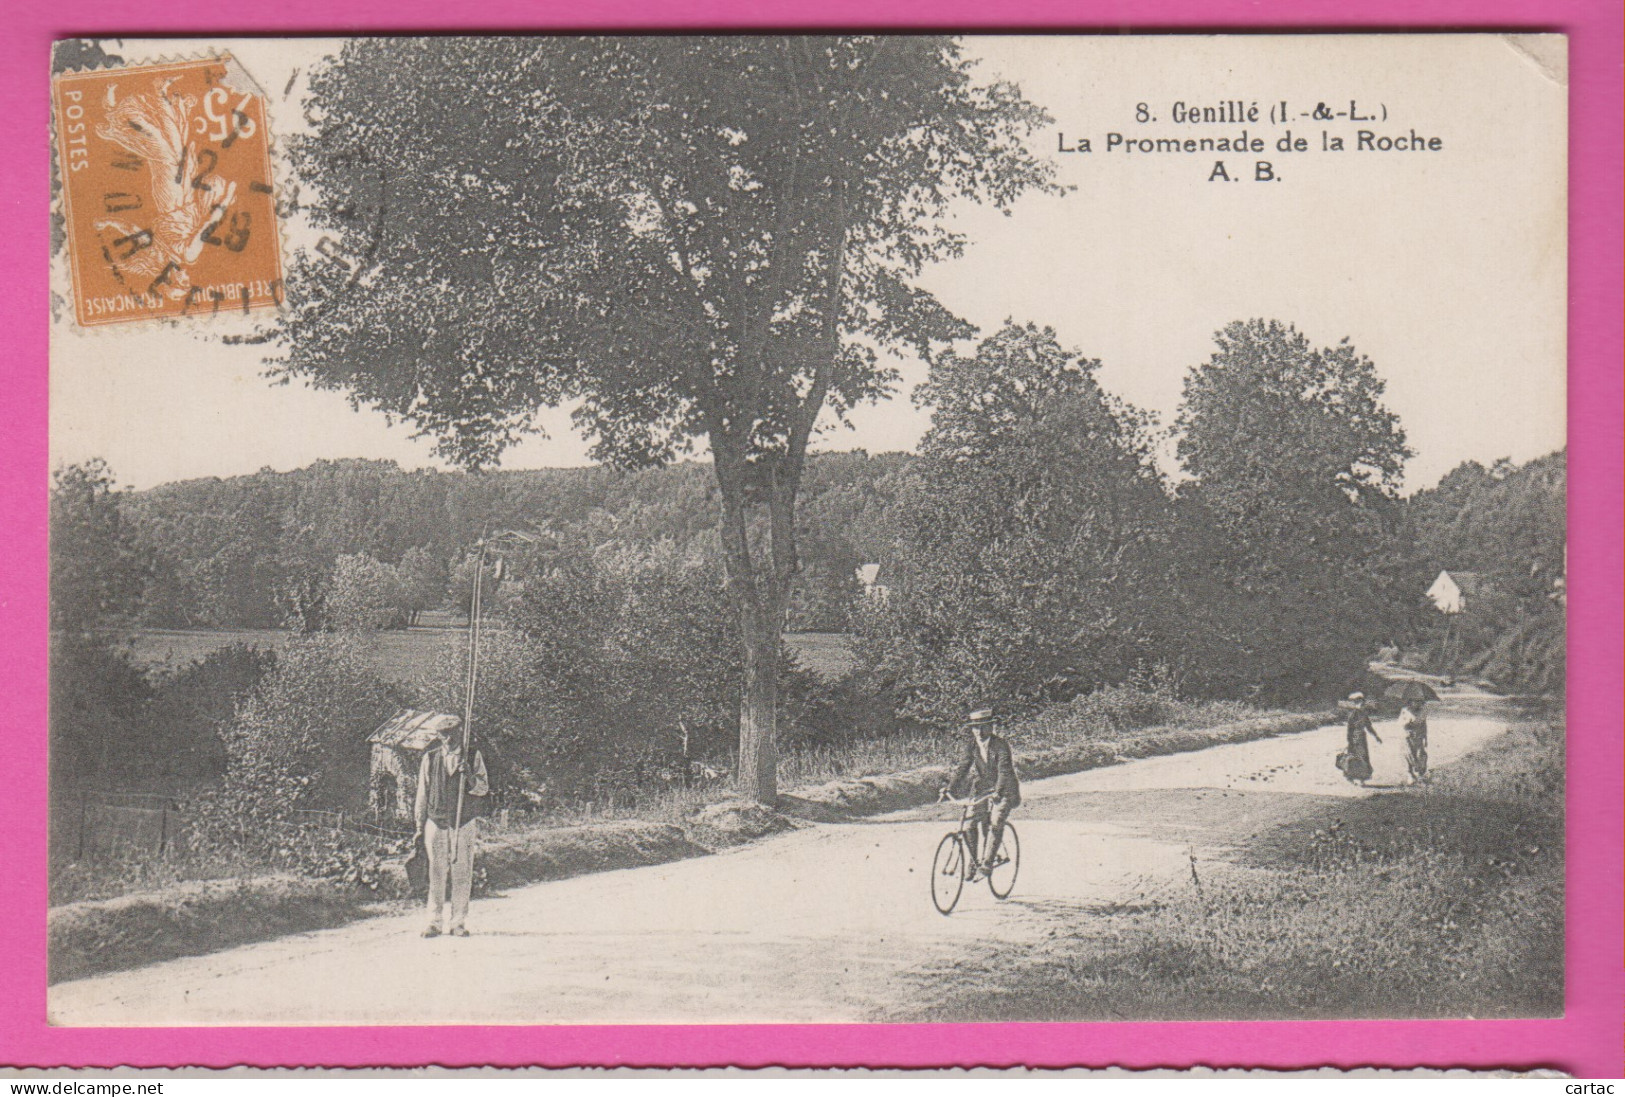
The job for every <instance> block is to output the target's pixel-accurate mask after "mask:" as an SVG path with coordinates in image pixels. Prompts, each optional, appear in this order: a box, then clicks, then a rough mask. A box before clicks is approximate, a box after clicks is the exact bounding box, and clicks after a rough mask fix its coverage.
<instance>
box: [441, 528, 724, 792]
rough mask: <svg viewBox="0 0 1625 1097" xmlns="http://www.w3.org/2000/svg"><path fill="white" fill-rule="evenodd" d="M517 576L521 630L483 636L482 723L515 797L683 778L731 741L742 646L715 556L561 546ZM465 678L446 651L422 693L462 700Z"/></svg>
mask: <svg viewBox="0 0 1625 1097" xmlns="http://www.w3.org/2000/svg"><path fill="white" fill-rule="evenodd" d="M508 587H509V588H510V589H511V590H513V591H514V595H513V598H512V599H511V601H510V602H509V604H508V605H507V607H506V609H505V611H504V612H505V614H506V615H507V616H508V617H509V618H510V622H511V624H512V625H513V626H514V627H513V628H511V629H500V628H499V629H490V630H488V631H486V632H485V633H484V636H483V638H482V641H481V648H480V678H479V681H480V685H479V690H478V696H477V701H476V706H475V720H474V728H475V733H476V735H477V736H478V738H479V739H480V741H481V743H482V744H483V746H484V748H485V749H486V751H487V755H488V756H487V762H488V764H490V765H491V766H492V767H493V770H494V772H493V779H494V780H495V781H496V782H497V784H498V786H499V792H500V793H501V794H502V795H503V796H504V797H506V798H507V801H508V802H509V803H511V804H512V805H514V806H517V807H527V806H535V805H537V804H539V803H540V802H541V799H542V797H543V796H544V793H545V795H547V796H548V797H550V798H558V797H566V798H588V797H600V796H603V795H606V794H610V793H614V792H616V791H623V790H624V791H630V790H632V789H635V788H639V787H647V786H653V785H659V784H660V783H661V782H662V780H663V779H666V780H678V779H683V778H685V776H686V775H687V773H688V772H689V768H690V765H691V764H692V763H694V762H696V761H698V760H701V759H707V758H709V759H718V760H720V758H722V757H723V756H724V755H725V753H726V751H727V750H728V749H729V748H730V747H731V746H732V744H733V742H734V740H735V738H736V736H737V734H738V689H739V686H738V683H739V678H740V673H741V656H740V652H739V648H738V644H737V642H736V640H735V639H734V623H733V614H732V610H731V608H730V607H729V605H728V600H727V595H726V592H725V590H724V588H723V585H722V576H721V572H720V569H719V568H718V567H717V566H716V563H715V561H714V559H713V558H711V557H709V556H706V555H703V554H701V553H697V552H680V551H678V550H677V549H676V548H674V547H673V546H672V545H671V544H670V543H662V544H657V545H654V546H652V547H648V548H642V549H630V548H610V549H604V550H600V551H597V552H592V551H587V550H584V549H572V550H564V551H561V552H560V553H559V554H557V555H556V556H554V557H553V558H552V559H550V560H548V561H546V564H545V566H542V567H538V568H536V569H535V570H534V572H533V573H532V574H530V575H529V576H527V578H526V579H525V580H524V582H523V583H522V584H516V583H510V584H508ZM466 675H467V652H466V651H465V650H461V649H448V650H447V651H446V652H445V653H444V654H443V655H442V657H441V659H440V661H439V662H438V663H437V664H436V665H435V666H434V667H433V668H432V669H431V670H430V671H429V673H428V674H426V675H425V676H424V677H423V679H422V680H421V681H420V682H419V685H418V695H419V697H420V698H421V699H422V702H423V703H424V704H427V705H429V706H431V707H434V708H438V709H441V710H443V711H452V712H457V711H461V708H462V705H463V696H464V688H465V687H464V682H465V681H466Z"/></svg>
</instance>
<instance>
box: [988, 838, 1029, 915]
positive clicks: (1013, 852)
mask: <svg viewBox="0 0 1625 1097" xmlns="http://www.w3.org/2000/svg"><path fill="white" fill-rule="evenodd" d="M1020 871H1021V839H1020V838H1019V837H1017V835H1016V828H1015V827H1013V826H1011V825H1010V824H1009V823H1006V824H1004V837H1003V838H1002V839H1001V840H1000V841H999V856H998V859H997V860H996V861H995V863H994V865H993V868H992V870H991V871H989V872H988V874H987V887H988V890H989V891H991V892H992V893H993V898H995V899H1008V898H1010V892H1011V891H1013V890H1014V889H1015V886H1016V874H1017V873H1018V872H1020Z"/></svg>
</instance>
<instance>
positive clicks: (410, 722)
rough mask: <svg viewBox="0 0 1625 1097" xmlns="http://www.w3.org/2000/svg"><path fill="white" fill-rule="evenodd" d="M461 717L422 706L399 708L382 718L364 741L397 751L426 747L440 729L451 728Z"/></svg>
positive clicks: (460, 721)
mask: <svg viewBox="0 0 1625 1097" xmlns="http://www.w3.org/2000/svg"><path fill="white" fill-rule="evenodd" d="M460 723H462V718H461V717H458V716H452V715H450V714H448V713H444V712H429V711H428V710H426V709H414V708H408V709H402V710H401V711H400V712H397V713H396V714H395V715H394V716H391V717H390V718H389V719H388V720H386V721H384V724H383V726H381V727H380V728H379V729H378V730H377V731H375V732H373V733H372V734H371V735H369V736H367V742H369V743H377V744H378V745H379V746H385V747H394V748H395V749H397V750H428V749H429V747H430V746H431V745H433V743H434V741H435V739H436V738H437V737H438V735H439V734H440V732H441V730H442V729H444V728H454V727H456V726H457V725H458V724H460Z"/></svg>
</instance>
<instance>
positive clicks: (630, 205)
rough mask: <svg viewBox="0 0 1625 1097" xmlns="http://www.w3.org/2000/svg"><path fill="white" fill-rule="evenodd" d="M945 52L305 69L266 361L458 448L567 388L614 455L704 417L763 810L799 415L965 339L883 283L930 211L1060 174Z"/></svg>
mask: <svg viewBox="0 0 1625 1097" xmlns="http://www.w3.org/2000/svg"><path fill="white" fill-rule="evenodd" d="M970 70H971V66H970V64H969V62H968V61H967V60H966V59H965V58H964V57H963V56H962V55H961V53H960V48H959V45H958V43H957V42H956V41H955V40H954V39H952V38H948V37H927V36H908V37H902V36H853V37H808V36H784V37H774V38H761V37H745V36H741V37H720V36H709V37H704V38H697V37H636V38H540V39H517V38H515V39H502V40H496V41H493V40H472V39H418V40H403V39H363V40H355V41H352V42H349V43H347V44H346V45H345V47H344V50H343V52H342V54H341V56H340V57H339V58H338V59H337V62H336V63H334V64H330V65H327V66H325V67H324V68H323V69H322V70H321V71H320V72H318V73H316V74H315V75H314V76H313V77H312V81H311V96H310V99H309V101H308V103H309V108H308V109H309V113H310V120H311V122H312V125H313V128H314V131H315V132H314V134H313V135H312V136H310V137H308V138H306V139H304V140H301V141H299V142H298V143H296V144H295V146H294V148H293V159H294V164H295V172H296V175H297V176H298V179H299V181H300V184H301V186H303V187H308V188H309V191H310V192H311V195H312V196H313V204H311V205H310V207H309V217H310V219H311V222H312V224H313V225H314V227H315V228H317V229H318V230H321V231H323V232H326V233H329V234H330V235H329V237H328V239H327V241H326V246H324V247H322V248H319V249H317V250H316V251H313V252H311V253H308V254H305V255H303V256H301V257H299V258H298V259H297V260H296V262H295V263H294V264H293V267H292V271H291V276H290V281H289V296H290V299H291V300H293V301H294V306H293V309H292V311H291V312H289V313H287V314H286V315H285V316H284V317H282V318H281V319H280V320H279V321H278V324H277V326H276V327H275V328H274V329H272V330H271V331H269V332H267V333H265V335H264V337H265V338H267V339H270V340H272V341H274V342H275V343H276V344H277V345H278V346H279V347H280V354H279V356H278V357H277V358H276V363H277V364H276V366H275V369H276V370H277V371H279V372H280V374H281V375H282V376H283V377H304V378H308V379H310V380H312V381H313V382H314V383H315V384H317V385H318V386H322V387H330V388H338V389H343V390H345V391H347V392H349V393H350V394H351V396H352V398H353V399H354V400H356V401H358V402H364V403H368V404H372V405H375V406H377V407H379V408H381V409H383V410H384V411H386V412H388V413H390V414H392V415H395V416H398V417H400V418H402V419H404V420H407V421H409V422H411V423H413V424H415V425H416V426H417V427H419V428H420V429H421V430H422V431H424V432H426V433H428V434H430V435H433V436H434V437H435V438H436V439H437V440H438V444H439V446H440V449H441V451H442V452H444V453H446V454H447V455H449V456H450V457H452V458H454V459H455V460H457V461H459V462H461V463H463V464H466V465H470V466H478V465H484V464H489V463H491V462H492V461H493V460H494V459H495V458H497V457H498V456H499V455H500V454H501V452H502V451H503V449H504V448H505V447H507V446H508V445H510V444H511V443H512V442H513V441H514V440H515V439H516V438H518V437H519V436H520V435H521V434H523V433H524V432H526V431H530V430H534V429H535V428H536V424H537V413H538V412H539V411H540V410H541V409H543V408H545V407H551V406H556V405H559V404H561V403H564V402H566V401H569V402H573V403H574V406H575V412H574V415H575V422H576V424H577V425H578V426H579V428H580V429H581V430H582V431H583V432H584V433H586V434H587V435H588V436H589V437H590V438H591V439H592V452H593V454H594V455H595V456H596V457H598V458H599V459H601V460H604V461H607V462H610V463H613V464H617V465H622V466H633V467H635V466H644V465H650V464H658V463H662V462H665V461H668V460H670V459H672V458H673V457H674V456H676V455H678V454H680V453H682V452H684V451H685V450H687V449H689V448H690V447H691V446H692V445H693V444H694V443H695V442H696V441H697V440H699V439H702V438H703V439H704V441H705V442H706V444H707V445H708V446H709V448H710V451H711V455H712V459H713V463H714V470H715V475H716V480H717V485H718V488H719V495H720V500H719V501H720V510H721V515H720V528H721V533H722V549H723V557H724V560H725V561H726V565H727V566H726V574H727V582H728V586H729V589H730V591H731V595H732V598H733V603H734V605H735V607H736V609H737V611H738V615H739V622H740V628H741V636H742V640H743V643H744V647H745V651H746V656H747V658H746V663H745V674H744V677H745V681H744V688H743V695H744V702H743V706H742V719H741V742H740V776H741V788H742V790H743V791H745V792H746V793H747V794H748V795H751V796H754V797H756V798H758V799H761V800H763V801H768V802H770V801H771V800H772V799H773V798H774V796H775V795H776V790H775V783H774V782H775V778H774V756H773V747H772V740H773V721H774V715H773V714H774V706H775V698H776V693H775V690H776V685H775V682H776V680H777V659H778V631H779V629H780V627H781V626H782V623H783V616H784V612H785V608H786V605H787V602H788V598H789V594H790V589H791V584H792V581H793V579H794V576H795V574H796V571H797V570H798V567H799V559H798V556H797V551H796V543H795V533H796V531H795V525H796V523H795V506H796V498H797V494H798V491H799V488H800V481H801V476H802V472H803V469H804V464H805V458H806V451H807V445H808V442H809V440H810V439H811V437H812V434H813V431H814V428H815V426H816V425H817V422H818V419H819V416H820V415H821V414H822V412H823V411H824V409H825V408H826V407H827V408H832V409H834V411H835V412H836V414H841V413H843V412H844V411H845V410H846V409H848V408H850V407H851V406H853V405H854V404H856V403H859V402H861V401H864V400H868V399H873V398H875V397H877V396H879V395H881V394H882V393H883V392H885V391H886V390H887V388H888V386H889V385H890V384H891V382H892V381H893V379H894V372H893V370H892V369H891V368H890V367H888V366H887V365H885V364H884V359H883V357H882V354H883V352H885V351H887V350H905V351H913V352H917V353H921V354H928V353H929V352H930V350H931V349H932V348H933V347H937V346H941V345H943V344H944V343H946V342H948V341H950V340H953V339H956V338H960V337H964V336H967V335H969V334H971V330H970V328H969V327H968V325H966V324H965V323H964V322H963V321H961V320H959V319H957V318H956V317H954V316H952V315H951V314H950V313H949V312H948V311H947V310H946V309H945V308H944V307H943V306H942V305H941V304H940V303H939V302H938V301H937V300H936V299H935V298H933V297H932V296H931V295H930V294H928V293H926V292H924V291H922V290H920V289H918V288H917V287H916V286H915V285H914V284H913V282H912V279H913V276H914V275H916V274H918V273H919V272H920V271H921V270H922V269H923V268H924V267H925V266H926V265H927V264H928V263H931V262H934V261H937V260H941V259H946V258H950V257H952V256H955V255H957V254H959V253H960V252H961V251H962V249H963V248H964V246H965V240H964V239H963V237H962V236H960V235H958V234H956V233H954V232H953V231H951V230H950V229H949V228H948V227H946V226H945V224H944V223H943V221H942V220H941V217H940V215H941V214H942V213H944V212H945V211H946V210H947V208H948V206H949V203H951V202H952V201H954V200H956V199H960V198H968V199H972V200H975V201H980V202H991V203H993V204H995V205H997V206H999V207H1007V206H1008V205H1009V204H1010V203H1011V202H1012V201H1014V200H1015V198H1016V197H1018V196H1019V195H1020V194H1022V193H1023V192H1026V191H1029V190H1033V189H1052V190H1057V189H1059V188H1058V187H1057V186H1056V184H1055V183H1054V181H1053V176H1054V166H1053V164H1051V163H1050V162H1048V161H1045V160H1041V159H1038V158H1036V157H1034V156H1033V155H1032V154H1031V153H1030V152H1029V151H1028V150H1027V149H1026V148H1025V146H1024V145H1023V144H1022V138H1023V137H1025V135H1026V134H1027V133H1029V132H1030V131H1031V130H1032V129H1034V128H1035V127H1036V126H1038V125H1040V124H1041V123H1043V122H1044V121H1045V120H1046V119H1045V116H1044V114H1043V113H1042V112H1041V111H1040V110H1039V109H1038V108H1037V107H1035V106H1033V105H1032V104H1031V103H1029V102H1027V101H1026V100H1025V99H1023V98H1022V96H1021V94H1020V93H1019V91H1018V90H1017V89H1016V88H1015V87H1014V86H1013V85H1010V84H1008V83H1002V82H986V83H978V82H977V81H975V80H973V79H972V75H971V71H970ZM755 508H763V509H765V511H766V515H767V519H766V523H765V529H766V534H765V536H762V537H753V536H752V533H751V523H750V519H749V515H750V513H751V511H752V510H753V509H755Z"/></svg>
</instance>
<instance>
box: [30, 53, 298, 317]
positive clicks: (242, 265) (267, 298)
mask: <svg viewBox="0 0 1625 1097" xmlns="http://www.w3.org/2000/svg"><path fill="white" fill-rule="evenodd" d="M52 106H53V109H54V113H55V116H56V131H57V151H58V157H59V159H58V164H59V167H60V170H61V177H62V212H63V217H64V219H65V221H66V231H67V240H68V253H69V261H70V263H71V266H72V273H73V294H74V312H75V315H76V316H77V318H78V321H79V323H80V324H82V325H86V326H97V325H102V324H117V323H124V322H129V321H132V320H148V319H154V318H180V317H186V316H198V315H211V314H214V313H219V312H224V311H227V310H235V311H240V312H247V311H249V310H251V309H256V308H265V307H268V306H274V305H277V304H280V303H281V301H282V256H281V247H280V242H279V240H278V233H277V225H276V202H275V194H274V192H273V190H272V186H271V153H270V139H269V134H268V133H267V124H266V122H267V120H266V115H265V97H264V96H263V95H262V94H261V93H260V91H259V88H258V87H257V86H256V85H255V84H254V83H253V81H252V80H250V79H249V78H248V76H247V75H246V74H245V73H244V72H243V71H242V68H241V66H239V65H238V64H237V63H236V62H235V61H234V60H233V59H232V58H231V57H230V56H229V55H224V56H220V57H216V58H210V59H204V60H194V61H180V62H175V63H166V64H154V65H138V66H122V67H119V68H109V69H98V70H95V71H90V72H70V73H63V74H62V75H59V76H57V77H56V78H55V80H54V82H53V86H52Z"/></svg>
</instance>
